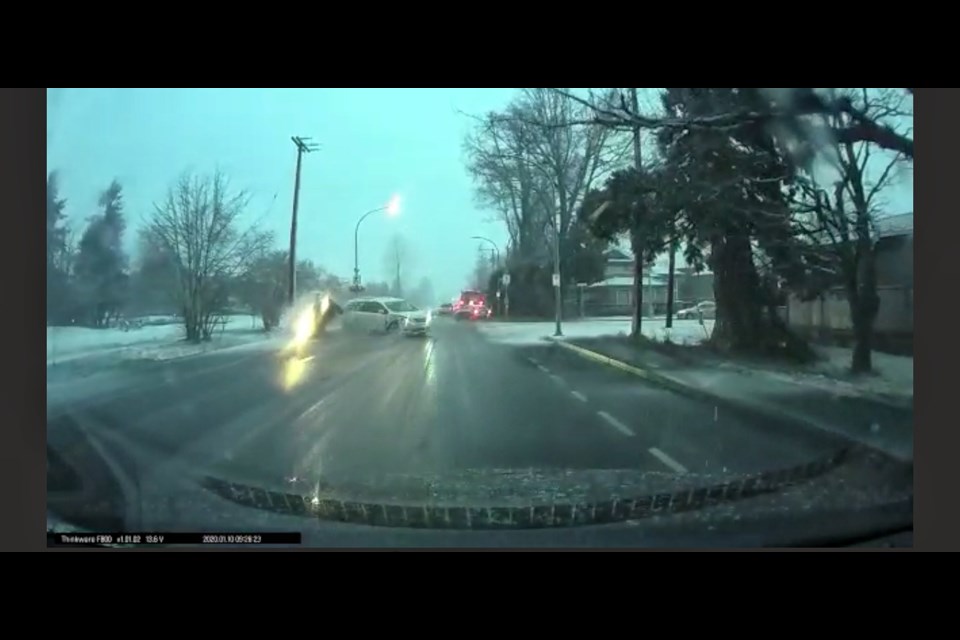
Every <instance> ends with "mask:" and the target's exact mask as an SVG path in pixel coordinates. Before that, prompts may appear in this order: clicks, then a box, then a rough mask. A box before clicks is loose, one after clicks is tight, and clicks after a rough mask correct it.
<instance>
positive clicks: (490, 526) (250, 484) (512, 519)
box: [48, 448, 913, 546]
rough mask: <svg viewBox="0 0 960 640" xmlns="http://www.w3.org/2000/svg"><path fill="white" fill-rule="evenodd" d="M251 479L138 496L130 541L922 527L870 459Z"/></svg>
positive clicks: (751, 542) (448, 540)
mask: <svg viewBox="0 0 960 640" xmlns="http://www.w3.org/2000/svg"><path fill="white" fill-rule="evenodd" d="M244 475H245V474H243V473H241V474H240V475H237V476H234V477H223V476H218V477H212V476H207V475H205V474H203V473H202V472H200V473H197V474H182V473H174V472H173V470H171V471H170V473H169V475H168V474H167V473H163V474H160V475H158V476H155V477H153V478H151V479H150V480H149V481H143V482H138V483H137V484H136V486H133V487H130V495H128V496H127V498H128V501H129V502H130V504H129V505H127V506H128V520H127V523H126V526H125V528H126V529H127V530H154V531H161V530H162V531H180V530H191V531H196V530H231V531H234V530H235V531H243V530H246V531H284V530H285V531H302V532H303V535H304V544H307V545H317V546H382V545H386V546H393V545H400V546H406V545H413V546H423V545H426V546H448V545H453V546H517V545H519V546H526V545H533V546H555V545H561V546H563V545H574V546H609V545H615V546H638V545H639V546H675V545H680V546H714V545H719V546H768V545H773V546H778V545H782V544H786V545H788V546H789V544H790V543H791V541H792V540H793V539H794V536H797V535H800V533H801V530H802V531H805V532H806V533H805V534H804V535H802V536H800V538H799V540H800V541H801V542H802V541H803V540H806V539H808V538H809V536H812V535H814V534H816V535H821V534H820V533H817V532H819V531H821V530H822V529H823V527H824V526H825V524H829V523H831V522H841V523H842V522H847V523H848V524H851V526H853V525H856V527H854V528H857V529H867V530H875V529H876V528H877V527H879V526H880V525H881V524H882V523H881V521H880V520H876V521H873V520H871V519H870V517H868V516H867V515H865V514H867V513H871V512H873V511H875V510H877V509H881V510H885V509H887V508H888V507H889V506H890V505H893V506H894V507H895V511H894V512H892V513H890V512H887V515H883V517H882V518H881V520H883V521H884V522H887V521H888V520H889V518H888V516H891V517H893V518H894V520H897V521H898V522H899V521H903V520H904V519H905V520H906V521H907V522H910V521H911V518H912V515H911V514H912V495H913V487H912V465H904V464H902V463H900V462H898V461H893V460H890V459H888V458H887V457H885V456H882V455H878V454H877V452H874V451H872V450H864V449H861V448H853V449H847V450H842V451H837V452H835V453H833V454H832V455H828V456H825V457H823V458H820V459H816V460H810V461H808V462H806V463H803V464H798V465H797V466H794V467H790V468H781V469H771V470H769V471H764V472H760V473H753V474H730V473H721V474H705V473H688V474H682V475H678V474H674V473H665V472H651V471H641V470H629V469H627V470H625V469H619V470H618V469H463V470H459V471H451V472H447V473H437V474H418V475H409V474H382V475H367V474H364V475H363V477H362V478H361V477H357V478H355V479H354V481H352V482H347V481H345V480H346V478H342V479H341V478H338V479H334V478H312V479H311V480H306V479H303V478H300V479H294V478H280V477H278V478H275V479H272V480H269V479H268V478H266V477H265V476H263V475H261V474H255V475H256V477H250V478H247V477H244ZM172 505H176V508H175V509H174V508H173V507H172ZM853 516H856V517H853ZM803 518H807V519H808V520H809V522H806V521H805V523H803V524H801V523H800V520H801V519H803ZM56 524H58V523H56V522H49V523H48V526H49V525H53V526H54V527H56ZM74 524H76V525H79V526H84V525H85V523H83V522H75V523H74ZM598 525H599V526H598ZM883 526H887V525H886V524H883ZM611 527H612V529H611ZM98 528H99V527H98ZM721 532H726V533H724V535H728V534H729V536H732V537H727V538H722V537H717V535H718V534H720V533H721ZM715 534H717V535H715ZM837 535H839V532H837ZM845 535H846V534H845ZM743 536H746V537H743Z"/></svg>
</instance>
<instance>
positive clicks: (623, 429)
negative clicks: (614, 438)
mask: <svg viewBox="0 0 960 640" xmlns="http://www.w3.org/2000/svg"><path fill="white" fill-rule="evenodd" d="M597 415H598V416H600V417H601V418H603V419H604V420H605V421H606V422H607V424H609V425H610V426H611V427H613V428H614V429H616V430H617V431H619V432H620V433H622V434H623V435H625V436H635V435H637V434H635V433H634V432H633V429H631V428H630V427H628V426H627V425H625V424H623V423H622V422H620V421H619V420H617V419H616V418H614V417H613V416H612V415H610V414H609V413H607V412H606V411H597Z"/></svg>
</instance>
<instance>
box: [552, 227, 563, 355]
mask: <svg viewBox="0 0 960 640" xmlns="http://www.w3.org/2000/svg"><path fill="white" fill-rule="evenodd" d="M561 222H562V220H561V219H560V212H559V211H558V212H557V214H556V216H554V218H553V230H554V234H553V240H554V242H553V300H554V306H555V307H556V309H555V313H556V330H555V331H554V332H553V335H554V337H556V338H559V337H561V336H563V329H562V328H561V327H560V322H561V317H562V316H563V300H562V299H561V298H560V296H561V295H562V290H561V286H560V283H561V280H560V223H561Z"/></svg>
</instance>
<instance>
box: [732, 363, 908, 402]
mask: <svg viewBox="0 0 960 640" xmlns="http://www.w3.org/2000/svg"><path fill="white" fill-rule="evenodd" d="M724 366H725V367H727V368H729V369H731V370H733V371H737V372H739V373H743V374H746V375H756V374H757V372H756V371H755V370H753V369H751V368H749V367H744V366H742V365H739V364H727V365H724ZM774 373H779V372H774ZM791 384H797V385H799V386H804V387H809V388H811V389H817V390H823V387H818V386H817V385H810V384H806V383H802V382H793V383H791ZM838 393H839V394H840V395H843V396H846V397H848V398H856V399H858V400H866V401H868V402H873V403H875V404H882V405H884V406H886V407H890V408H891V409H900V410H908V411H912V410H913V396H910V397H909V398H906V397H902V396H897V395H892V394H881V393H869V392H867V393H862V392H859V391H855V390H843V391H839V392H838Z"/></svg>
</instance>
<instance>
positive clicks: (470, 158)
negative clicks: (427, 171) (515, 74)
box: [465, 89, 629, 260]
mask: <svg viewBox="0 0 960 640" xmlns="http://www.w3.org/2000/svg"><path fill="white" fill-rule="evenodd" d="M587 115H588V114H587V110H586V108H585V107H583V106H581V105H579V104H577V103H575V102H574V101H572V100H570V99H568V98H566V97H565V96H563V95H561V94H559V93H557V92H554V91H552V90H550V89H525V90H523V92H522V93H521V94H520V96H518V98H517V99H516V100H515V101H514V102H513V103H512V104H511V105H510V106H509V107H508V108H507V109H506V110H505V111H504V112H503V113H492V114H488V115H487V116H486V117H485V118H484V119H483V120H482V121H481V123H480V125H479V126H478V128H477V129H476V130H475V131H474V132H473V133H472V134H471V135H470V136H469V137H468V138H467V140H466V143H465V151H466V154H467V162H468V164H467V166H468V170H469V172H470V174H471V176H472V177H473V179H474V182H475V184H476V190H477V196H478V199H479V200H480V201H481V203H483V204H485V205H488V206H492V207H494V208H495V209H496V210H497V212H498V214H499V217H500V218H501V219H502V221H503V222H504V223H505V225H506V227H507V231H508V233H509V234H510V245H511V249H512V251H511V252H510V253H511V254H512V255H513V257H514V258H516V257H520V258H522V259H526V260H531V259H533V260H536V259H543V258H545V257H546V256H548V255H549V252H548V248H549V246H550V242H549V241H548V237H549V236H548V234H547V233H546V232H547V231H548V230H549V229H551V228H552V225H553V224H554V220H555V218H556V216H558V215H559V217H560V237H561V239H562V238H564V237H566V234H567V232H568V231H569V228H570V225H571V223H572V222H573V220H574V218H575V215H574V214H575V212H576V211H577V210H578V209H579V207H580V205H581V203H582V202H583V199H584V197H585V196H586V194H587V193H588V192H589V190H590V189H591V187H592V186H593V185H594V184H596V182H597V181H598V180H600V179H602V178H603V177H604V176H605V175H607V174H608V173H609V172H610V171H612V170H614V169H616V168H618V167H619V166H621V165H622V164H623V163H624V162H625V160H626V157H627V154H628V152H629V139H628V138H625V137H623V136H619V135H617V134H616V133H615V132H611V131H610V130H609V129H608V128H606V127H603V126H598V125H594V124H588V125H582V124H577V123H579V122H581V121H582V120H583V119H584V118H585V117H587Z"/></svg>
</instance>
